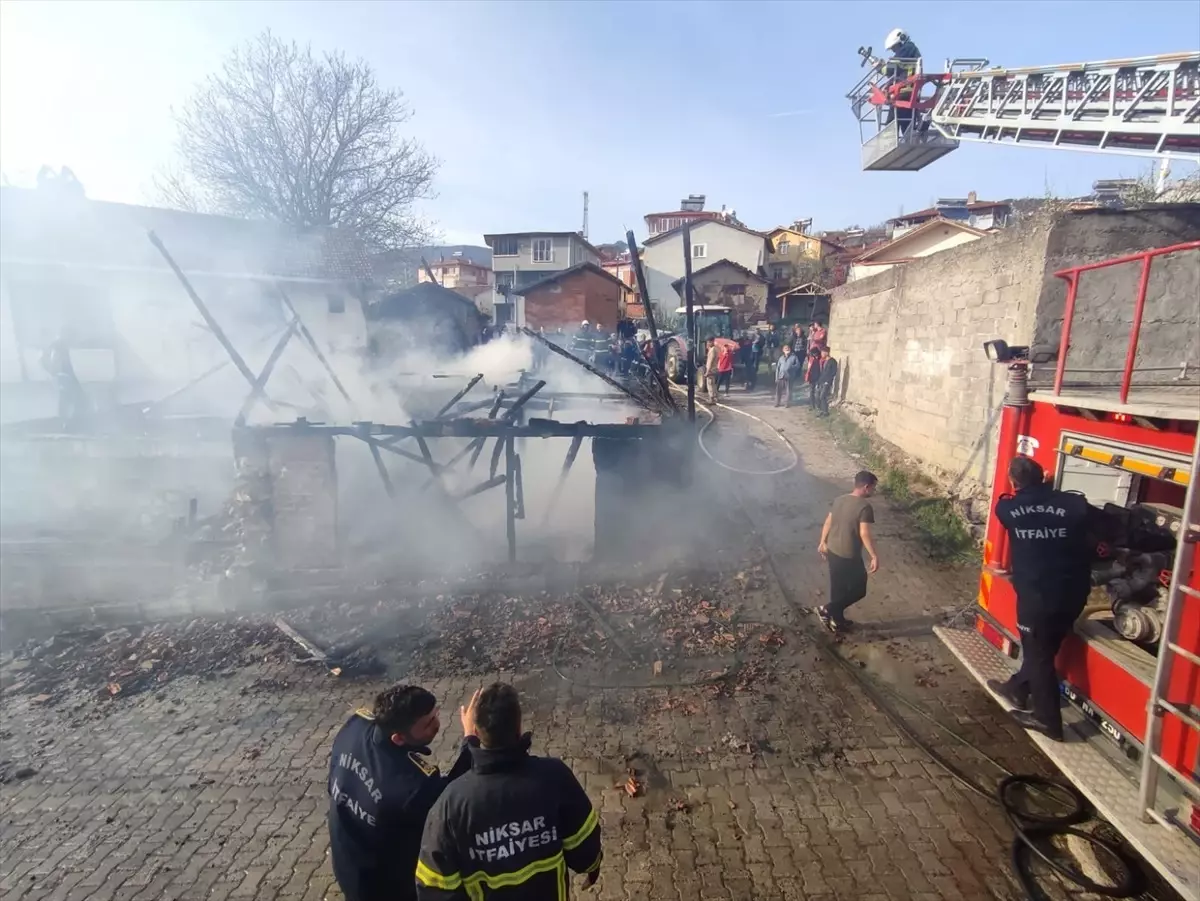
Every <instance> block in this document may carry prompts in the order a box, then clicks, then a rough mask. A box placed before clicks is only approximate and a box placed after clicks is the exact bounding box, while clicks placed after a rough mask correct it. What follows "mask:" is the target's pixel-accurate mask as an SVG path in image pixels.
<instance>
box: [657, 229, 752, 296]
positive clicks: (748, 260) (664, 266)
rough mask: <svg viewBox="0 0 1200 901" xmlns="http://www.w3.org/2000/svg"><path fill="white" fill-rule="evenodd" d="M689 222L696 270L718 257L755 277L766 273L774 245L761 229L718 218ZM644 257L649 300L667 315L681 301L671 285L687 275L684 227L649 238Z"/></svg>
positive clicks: (713, 261)
mask: <svg viewBox="0 0 1200 901" xmlns="http://www.w3.org/2000/svg"><path fill="white" fill-rule="evenodd" d="M688 224H689V225H690V226H691V266H692V270H693V271H696V270H699V269H703V268H704V267H706V266H708V265H710V264H712V263H715V262H717V261H718V260H728V261H729V262H730V263H734V264H736V265H738V266H741V267H742V268H743V269H746V270H748V271H749V272H751V273H754V274H755V275H756V276H764V269H763V267H764V266H765V264H766V261H767V257H768V255H769V254H770V251H771V244H770V240H769V239H768V238H767V236H766V235H764V234H763V233H762V232H757V231H754V230H753V229H750V228H746V226H744V225H741V224H739V223H736V222H733V221H726V220H718V219H705V220H702V221H699V222H691V223H688ZM641 257H642V268H643V269H644V270H645V272H646V291H647V293H648V294H649V300H650V301H652V302H653V303H654V304H655V312H656V313H659V314H663V315H665V314H666V313H667V312H669V311H671V310H674V309H675V307H676V306H677V304H678V299H679V298H678V295H677V294H676V293H675V289H674V288H673V287H672V284H673V283H674V282H675V281H676V279H678V278H680V277H681V276H682V275H683V274H684V247H683V226H679V227H677V228H674V229H672V230H671V231H666V232H662V233H660V234H657V235H652V236H651V237H649V238H647V239H646V243H645V245H644V247H643V248H642V252H641Z"/></svg>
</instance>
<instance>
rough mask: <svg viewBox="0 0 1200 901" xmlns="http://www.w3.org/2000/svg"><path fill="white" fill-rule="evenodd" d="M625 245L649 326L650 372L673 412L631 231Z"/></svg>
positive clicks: (650, 305)
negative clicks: (651, 355)
mask: <svg viewBox="0 0 1200 901" xmlns="http://www.w3.org/2000/svg"><path fill="white" fill-rule="evenodd" d="M625 243H626V244H627V245H629V262H630V263H631V264H632V265H633V274H634V277H635V278H637V284H638V294H639V295H640V296H641V298H642V309H643V310H644V311H645V313H646V324H647V325H649V326H650V341H651V343H652V344H653V345H654V359H653V360H650V361H649V362H650V370H651V371H652V372H653V373H654V378H655V381H656V382H657V383H658V387H659V389H660V390H661V391H662V396H663V399H664V400H665V401H666V402H667V405H668V406H669V407H670V408H671V409H672V410H674V409H675V395H673V394H672V393H671V385H670V383H669V382H668V381H667V374H666V373H665V372H664V371H663V368H662V366H660V365H659V362H658V325H657V324H656V323H655V321H654V304H652V303H651V302H650V289H649V288H647V287H646V270H645V269H644V268H643V267H642V257H641V254H639V253H638V246H637V240H636V239H635V238H634V235H633V230H632V229H631V230H630V231H627V232H626V233H625Z"/></svg>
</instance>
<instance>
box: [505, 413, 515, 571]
mask: <svg viewBox="0 0 1200 901" xmlns="http://www.w3.org/2000/svg"><path fill="white" fill-rule="evenodd" d="M514 445H515V442H514V440H513V437H512V435H507V436H505V438H504V469H505V473H504V475H505V480H504V506H505V511H504V513H505V516H504V519H505V527H506V531H507V534H508V562H509V563H516V562H517V516H516V514H517V505H516V497H515V496H514V489H515V488H516V481H515V480H516V461H515V457H516V453H515V451H514Z"/></svg>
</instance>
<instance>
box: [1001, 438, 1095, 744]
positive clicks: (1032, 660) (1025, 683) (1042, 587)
mask: <svg viewBox="0 0 1200 901" xmlns="http://www.w3.org/2000/svg"><path fill="white" fill-rule="evenodd" d="M1008 480H1009V484H1010V485H1011V486H1012V488H1013V491H1014V492H1016V493H1015V494H1006V495H1004V496H1003V497H1002V498H1000V500H999V501H997V503H996V519H998V520H1000V524H1001V525H1002V526H1004V528H1005V530H1006V531H1007V532H1008V536H1009V542H1010V547H1011V548H1012V584H1013V588H1015V589H1016V591H1017V629H1018V630H1019V631H1020V633H1021V669H1020V670H1019V671H1018V672H1017V673H1016V675H1014V676H1013V677H1012V678H1011V679H1009V680H1008V681H1007V682H997V681H996V680H994V679H989V680H988V683H987V686H988V688H990V689H991V690H992V691H994V692H995V693H996V694H998V695H999V696H1000V697H1002V698H1003V699H1004V700H1005V701H1007V702H1008V703H1009V704H1011V705H1012V706H1013V708H1014V711H1013V718H1014V719H1015V720H1016V721H1017V722H1018V723H1020V724H1021V726H1022V727H1024V728H1026V729H1033V730H1034V731H1037V732H1041V733H1042V734H1043V735H1046V736H1047V737H1049V738H1051V739H1053V740H1054V741H1062V740H1063V729H1062V710H1061V709H1060V707H1059V689H1058V674H1057V673H1056V672H1055V670H1054V658H1055V657H1056V656H1057V655H1058V650H1059V648H1060V647H1061V646H1062V643H1063V639H1065V638H1066V637H1067V636H1068V635H1070V634H1071V630H1072V628H1073V627H1074V625H1075V620H1077V619H1078V618H1079V615H1080V614H1081V613H1083V608H1084V605H1085V604H1086V603H1087V597H1088V592H1090V591H1091V587H1092V579H1091V576H1092V569H1091V557H1092V555H1091V551H1090V549H1089V547H1088V542H1087V535H1086V523H1087V518H1088V502H1087V499H1086V498H1085V497H1084V496H1083V495H1082V494H1075V493H1072V492H1068V491H1057V490H1055V489H1054V487H1053V486H1052V485H1050V484H1048V483H1047V482H1046V472H1045V470H1043V469H1042V466H1041V464H1040V463H1038V462H1037V461H1036V460H1034V459H1032V458H1030V457H1016V458H1014V459H1013V461H1012V463H1011V464H1009V467H1008ZM1030 701H1032V702H1033V704H1032V706H1033V711H1032V713H1029V712H1027V711H1028V710H1029V707H1030Z"/></svg>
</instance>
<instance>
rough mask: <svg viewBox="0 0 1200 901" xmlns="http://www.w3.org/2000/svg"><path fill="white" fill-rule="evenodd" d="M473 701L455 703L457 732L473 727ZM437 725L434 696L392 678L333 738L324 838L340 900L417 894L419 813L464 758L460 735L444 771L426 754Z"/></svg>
mask: <svg viewBox="0 0 1200 901" xmlns="http://www.w3.org/2000/svg"><path fill="white" fill-rule="evenodd" d="M478 694H479V693H478V692H476V697H477V696H478ZM474 704H475V698H472V699H471V705H470V706H468V707H465V708H462V710H461V711H460V713H461V717H462V724H463V733H464V736H470V735H471V734H472V733H473V732H474V725H473V717H474ZM440 728H441V722H440V721H439V719H438V709H437V699H436V698H435V697H434V696H433V695H432V694H430V693H429V692H428V691H426V690H425V689H423V688H418V687H417V686H415V685H397V686H395V687H393V688H389V689H388V690H387V691H385V692H383V693H382V694H381V695H379V696H378V697H377V698H376V699H375V706H374V708H373V709H372V710H366V709H359V710H356V711H355V712H354V716H352V717H351V718H350V720H349V721H348V722H347V723H346V725H344V726H343V727H342V730H341V731H340V732H339V733H338V735H337V738H336V739H334V742H333V757H332V759H331V760H330V764H329V845H330V851H331V853H332V856H333V875H334V877H335V878H336V879H337V882H338V885H339V886H341V889H342V893H343V894H344V895H345V896H346V901H385V899H386V901H405V899H409V901H411V899H414V898H415V897H416V887H415V886H414V884H413V873H415V872H416V869H417V852H418V851H419V849H420V845H421V831H422V830H423V829H424V828H425V817H426V816H427V815H428V813H429V810H430V808H431V807H433V805H434V802H436V801H437V799H438V797H439V796H440V795H441V794H442V792H443V791H444V790H445V788H446V786H447V785H448V784H449V783H450V781H451V780H453V779H456V778H457V777H459V776H460V775H462V774H463V773H465V772H466V771H467V770H468V769H469V768H470V766H471V757H470V753H469V752H468V750H467V745H466V743H465V742H464V743H463V745H462V747H461V749H460V750H459V754H458V759H457V760H455V762H454V766H453V767H452V768H451V770H450V773H449V775H446V776H442V775H441V774H440V773H439V772H438V768H437V767H436V766H434V765H433V764H432V763H429V762H428V761H427V760H426V759H425V756H424V755H426V754H428V753H429V747H428V746H429V743H430V742H431V741H433V739H434V737H435V736H436V735H437V734H438V730H439V729H440Z"/></svg>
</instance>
